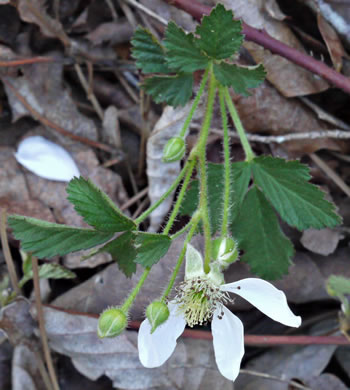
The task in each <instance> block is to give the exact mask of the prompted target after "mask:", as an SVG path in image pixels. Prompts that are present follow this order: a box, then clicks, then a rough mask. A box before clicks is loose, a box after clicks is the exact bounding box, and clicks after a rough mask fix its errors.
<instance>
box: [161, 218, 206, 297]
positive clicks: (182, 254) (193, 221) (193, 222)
mask: <svg viewBox="0 0 350 390" xmlns="http://www.w3.org/2000/svg"><path fill="white" fill-rule="evenodd" d="M200 219H201V216H200V213H198V212H196V213H195V214H194V215H193V217H192V219H191V221H190V223H191V225H192V226H191V229H190V231H189V232H188V234H187V236H186V239H185V241H184V245H183V248H182V249H181V252H180V255H179V258H178V260H177V263H176V266H175V268H174V271H173V273H172V274H171V277H170V280H169V284H168V285H167V288H166V289H165V291H164V293H163V295H162V298H161V301H163V302H164V301H165V300H166V299H167V297H168V295H169V294H170V291H171V289H172V288H173V286H174V283H175V279H176V277H177V274H178V273H179V271H180V268H181V265H182V262H183V260H184V258H185V254H186V249H187V244H188V243H189V242H190V241H191V238H192V236H193V234H194V233H195V231H196V228H197V225H198V222H199V221H200Z"/></svg>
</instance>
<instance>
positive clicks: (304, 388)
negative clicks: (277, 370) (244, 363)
mask: <svg viewBox="0 0 350 390" xmlns="http://www.w3.org/2000/svg"><path fill="white" fill-rule="evenodd" d="M239 372H240V374H247V375H252V376H257V377H260V378H264V379H270V380H272V381H277V382H282V383H287V384H288V385H292V386H294V387H295V388H296V389H302V390H312V389H311V388H310V387H307V386H304V385H301V384H300V383H298V382H295V381H293V380H292V379H291V380H288V379H283V378H280V377H279V376H275V375H270V374H265V373H263V372H258V371H253V370H244V369H240V370H239Z"/></svg>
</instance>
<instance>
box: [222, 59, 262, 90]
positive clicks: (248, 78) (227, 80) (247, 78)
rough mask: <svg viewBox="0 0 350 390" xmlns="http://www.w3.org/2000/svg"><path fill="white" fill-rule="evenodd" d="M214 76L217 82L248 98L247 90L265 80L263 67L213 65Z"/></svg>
mask: <svg viewBox="0 0 350 390" xmlns="http://www.w3.org/2000/svg"><path fill="white" fill-rule="evenodd" d="M214 74H215V77H216V78H217V79H218V80H219V82H220V83H221V84H222V85H224V86H226V87H232V88H233V89H234V91H235V92H236V93H239V94H241V95H243V96H249V95H250V94H249V92H248V91H247V88H256V87H258V86H259V85H260V84H261V83H262V82H263V81H264V79H265V77H266V72H265V69H264V67H263V65H261V64H260V65H257V66H251V67H242V66H237V65H233V64H226V63H221V64H214Z"/></svg>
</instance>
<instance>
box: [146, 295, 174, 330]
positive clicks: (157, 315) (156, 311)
mask: <svg viewBox="0 0 350 390" xmlns="http://www.w3.org/2000/svg"><path fill="white" fill-rule="evenodd" d="M146 317H147V319H148V321H149V322H150V324H151V333H153V332H154V331H155V330H156V329H157V328H158V326H159V325H162V324H163V323H164V322H165V321H166V320H167V319H168V318H169V309H168V306H167V305H166V304H165V303H164V302H160V301H154V302H152V303H150V304H149V305H148V307H147V309H146Z"/></svg>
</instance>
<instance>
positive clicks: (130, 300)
mask: <svg viewBox="0 0 350 390" xmlns="http://www.w3.org/2000/svg"><path fill="white" fill-rule="evenodd" d="M150 271H151V268H150V267H147V268H145V270H144V272H143V274H142V275H141V277H140V279H139V281H138V282H137V285H136V286H135V287H134V288H133V290H132V291H131V293H130V295H129V296H128V297H127V298H126V300H125V302H124V303H123V306H122V307H121V310H122V311H124V312H125V313H126V312H127V311H128V310H129V309H130V306H131V305H132V304H133V302H134V300H135V298H136V296H137V294H138V293H139V292H140V290H141V287H142V286H143V284H144V283H145V281H146V279H147V276H148V274H149V273H150Z"/></svg>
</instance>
